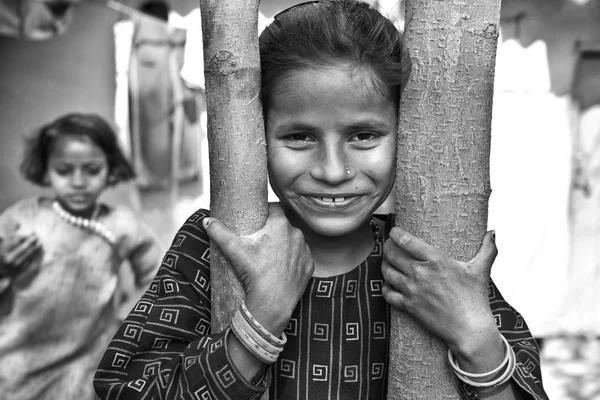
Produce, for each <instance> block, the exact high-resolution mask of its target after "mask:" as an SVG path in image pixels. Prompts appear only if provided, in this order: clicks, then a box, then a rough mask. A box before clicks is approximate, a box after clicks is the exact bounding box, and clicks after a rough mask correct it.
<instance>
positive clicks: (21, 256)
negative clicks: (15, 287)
mask: <svg viewBox="0 0 600 400" xmlns="http://www.w3.org/2000/svg"><path fill="white" fill-rule="evenodd" d="M40 249H41V243H40V242H39V240H38V238H37V236H36V235H35V234H33V233H30V234H29V235H19V236H16V237H12V238H9V239H4V240H0V277H3V276H8V277H11V278H14V277H15V276H17V275H19V274H22V273H23V272H25V271H26V270H27V268H26V264H27V261H29V259H30V258H31V257H32V256H33V255H34V254H35V253H36V252H37V251H38V250H40Z"/></svg>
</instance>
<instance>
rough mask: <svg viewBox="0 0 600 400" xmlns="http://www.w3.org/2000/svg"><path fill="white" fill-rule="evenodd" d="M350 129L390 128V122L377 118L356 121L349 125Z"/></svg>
mask: <svg viewBox="0 0 600 400" xmlns="http://www.w3.org/2000/svg"><path fill="white" fill-rule="evenodd" d="M349 128H350V129H352V130H356V129H389V124H387V123H385V122H383V121H379V120H376V119H368V120H362V121H358V122H355V123H353V124H351V125H350V126H349Z"/></svg>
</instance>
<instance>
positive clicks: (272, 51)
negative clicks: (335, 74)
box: [259, 0, 411, 115]
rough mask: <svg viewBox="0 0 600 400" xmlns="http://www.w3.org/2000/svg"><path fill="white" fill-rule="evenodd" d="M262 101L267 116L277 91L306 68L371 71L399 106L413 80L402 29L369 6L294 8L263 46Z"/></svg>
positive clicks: (332, 2)
mask: <svg viewBox="0 0 600 400" xmlns="http://www.w3.org/2000/svg"><path fill="white" fill-rule="evenodd" d="M259 47H260V61H261V69H262V72H261V73H262V86H261V99H262V103H263V109H264V113H265V115H266V114H267V112H268V109H269V107H270V102H271V97H272V96H273V90H274V89H275V87H276V86H277V85H278V84H281V82H282V80H283V79H284V78H285V76H286V75H287V74H288V73H290V72H292V71H294V70H299V69H304V68H315V67H331V66H335V65H336V64H337V65H339V64H341V65H344V64H345V65H348V66H350V67H351V68H358V69H360V68H370V69H371V70H372V71H373V72H374V74H373V76H372V82H371V83H372V84H373V87H374V88H375V90H377V92H379V93H381V94H390V95H392V96H394V98H395V100H396V101H399V98H400V97H399V96H400V93H401V92H402V89H403V88H404V86H405V84H406V81H407V80H408V76H409V74H410V68H411V65H410V58H409V56H408V52H407V51H406V50H405V49H404V48H403V46H402V34H401V33H400V31H399V30H398V29H397V28H396V26H395V25H394V24H393V23H392V22H391V21H390V20H389V19H387V18H386V17H384V16H383V15H381V14H380V13H379V12H378V11H377V10H375V9H373V8H371V7H370V6H369V4H367V3H363V2H361V1H357V0H322V1H315V2H309V3H306V4H300V5H297V6H294V7H291V8H289V9H287V10H285V11H283V12H281V13H279V14H277V15H276V16H275V18H274V21H273V22H272V23H271V24H270V25H269V26H268V27H267V28H266V29H265V30H264V31H263V32H262V34H261V35H260V40H259Z"/></svg>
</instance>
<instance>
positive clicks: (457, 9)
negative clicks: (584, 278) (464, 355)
mask: <svg viewBox="0 0 600 400" xmlns="http://www.w3.org/2000/svg"><path fill="white" fill-rule="evenodd" d="M499 19H500V0H490V1H479V2H474V1H468V2H465V1H460V2H459V1H428V0H406V27H405V37H404V40H405V45H406V47H407V48H408V49H409V50H410V52H411V56H412V60H413V69H412V76H411V79H410V81H409V83H408V85H407V88H406V90H405V91H404V94H403V97H402V99H401V102H400V117H399V132H398V164H397V178H396V188H397V189H396V190H397V193H396V221H395V223H396V225H400V226H402V227H403V228H404V229H406V230H408V231H409V232H411V233H413V234H414V235H416V236H418V237H420V238H422V239H423V240H425V241H427V242H428V243H430V244H432V245H434V246H436V247H438V248H440V249H441V250H443V251H444V252H446V253H447V254H449V255H450V256H452V257H454V258H457V259H462V260H467V259H470V258H471V257H472V256H473V255H474V254H475V252H476V250H477V248H478V246H479V244H480V242H481V239H482V237H483V235H484V233H485V231H486V225H487V211H488V198H489V195H490V192H491V190H490V179H489V154H490V137H491V135H490V132H491V119H492V96H493V83H494V66H495V59H496V45H497V39H498V34H499ZM458 398H461V395H460V389H459V387H458V385H457V383H456V381H455V379H454V377H453V376H452V372H451V370H450V368H449V366H448V364H447V361H446V346H445V344H443V343H442V342H441V341H440V340H439V339H437V338H435V337H433V336H431V335H430V334H429V333H428V332H426V331H424V329H423V328H421V327H420V326H419V325H417V323H416V322H415V321H414V320H413V319H412V318H410V317H409V316H407V315H405V314H401V313H399V312H396V311H394V312H392V322H391V344H390V369H389V386H388V399H407V400H419V399H423V400H430V399H458Z"/></svg>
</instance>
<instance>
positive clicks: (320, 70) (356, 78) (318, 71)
mask: <svg viewBox="0 0 600 400" xmlns="http://www.w3.org/2000/svg"><path fill="white" fill-rule="evenodd" d="M340 77H341V78H342V79H340ZM323 78H324V79H323ZM329 78H331V79H329ZM344 80H346V81H347V82H346V83H344V82H343V81H344ZM318 82H321V83H326V84H329V83H331V86H332V88H336V87H341V85H342V84H347V83H348V82H349V83H351V84H352V86H354V87H356V88H358V89H360V90H361V91H362V92H363V93H364V95H365V96H372V97H373V98H381V97H382V96H383V97H390V98H392V97H393V96H392V90H390V88H389V87H387V85H386V83H385V81H384V80H383V79H382V78H381V77H380V76H379V74H378V73H377V72H376V71H375V70H374V69H373V68H372V67H371V66H369V65H355V64H350V63H341V62H340V63H332V64H331V65H325V66H311V67H304V68H299V69H293V70H289V71H287V72H286V73H284V74H282V75H281V76H280V78H279V80H278V81H277V82H276V83H275V85H274V87H273V93H271V95H272V96H276V95H277V94H284V93H293V92H296V93H298V92H304V93H305V94H311V93H312V92H318V91H320V90H321V87H320V84H319V83H318ZM315 83H316V84H315Z"/></svg>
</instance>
